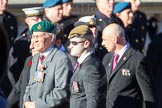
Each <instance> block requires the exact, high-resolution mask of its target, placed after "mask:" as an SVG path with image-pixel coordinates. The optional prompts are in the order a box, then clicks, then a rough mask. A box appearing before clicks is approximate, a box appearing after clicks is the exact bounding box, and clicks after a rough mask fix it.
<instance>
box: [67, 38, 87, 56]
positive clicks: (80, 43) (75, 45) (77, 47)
mask: <svg viewBox="0 0 162 108" xmlns="http://www.w3.org/2000/svg"><path fill="white" fill-rule="evenodd" d="M84 43H85V39H83V38H77V37H74V38H72V39H70V45H69V49H70V50H71V52H70V53H71V55H72V56H76V57H80V56H81V55H82V53H83V51H84V49H85V46H84Z"/></svg>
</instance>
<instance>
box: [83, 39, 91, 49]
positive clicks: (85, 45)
mask: <svg viewBox="0 0 162 108" xmlns="http://www.w3.org/2000/svg"><path fill="white" fill-rule="evenodd" d="M90 44H91V42H90V41H89V40H86V41H85V42H84V47H85V48H87V47H89V46H90Z"/></svg>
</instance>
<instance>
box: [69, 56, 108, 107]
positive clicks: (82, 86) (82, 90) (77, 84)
mask: <svg viewBox="0 0 162 108" xmlns="http://www.w3.org/2000/svg"><path fill="white" fill-rule="evenodd" d="M70 91H71V98H70V108H104V106H105V94H106V93H105V92H106V76H105V69H104V67H103V65H102V63H101V62H99V61H98V60H97V59H96V58H95V57H94V55H90V56H88V57H87V58H86V59H85V60H84V61H83V63H82V64H81V66H80V68H78V69H76V71H75V73H74V74H73V76H72V78H71V82H70Z"/></svg>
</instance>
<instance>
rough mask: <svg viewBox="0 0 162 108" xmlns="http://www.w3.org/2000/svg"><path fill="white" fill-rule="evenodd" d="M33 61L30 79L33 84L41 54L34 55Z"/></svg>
mask: <svg viewBox="0 0 162 108" xmlns="http://www.w3.org/2000/svg"><path fill="white" fill-rule="evenodd" d="M32 61H33V63H32V67H31V69H30V79H29V83H30V84H32V83H33V82H34V78H35V72H36V70H37V65H38V61H39V54H36V55H35V56H33V59H32Z"/></svg>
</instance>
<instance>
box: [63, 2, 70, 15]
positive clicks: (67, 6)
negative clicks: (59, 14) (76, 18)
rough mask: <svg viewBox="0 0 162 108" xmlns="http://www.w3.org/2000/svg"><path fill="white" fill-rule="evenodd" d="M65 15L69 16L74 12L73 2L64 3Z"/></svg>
mask: <svg viewBox="0 0 162 108" xmlns="http://www.w3.org/2000/svg"><path fill="white" fill-rule="evenodd" d="M62 6H63V16H64V17H68V16H70V15H71V13H72V2H68V3H63V5H62Z"/></svg>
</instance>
